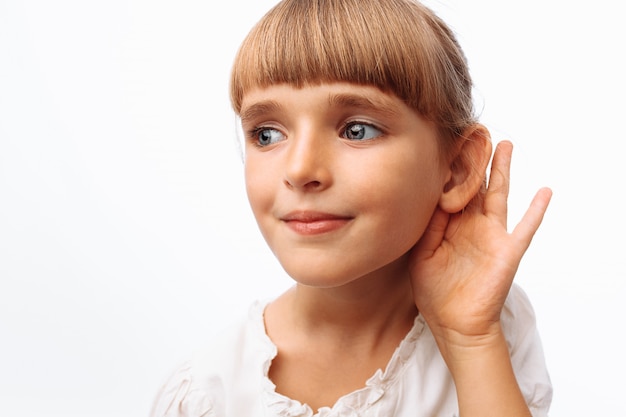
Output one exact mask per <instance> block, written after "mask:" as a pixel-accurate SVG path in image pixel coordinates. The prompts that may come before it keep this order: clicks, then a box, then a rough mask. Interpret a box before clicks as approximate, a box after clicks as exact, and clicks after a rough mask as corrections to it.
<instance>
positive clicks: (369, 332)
mask: <svg viewBox="0 0 626 417" xmlns="http://www.w3.org/2000/svg"><path fill="white" fill-rule="evenodd" d="M416 314H417V308H416V307H415V303H414V301H413V297H412V290H411V284H410V279H409V274H408V270H407V267H406V260H405V259H400V260H398V261H396V262H394V263H392V264H390V265H387V266H386V267H385V268H383V269H381V270H379V271H375V272H373V273H371V274H369V275H367V276H364V277H361V278H358V279H356V280H353V281H352V282H350V283H349V284H346V285H343V286H340V287H333V288H316V287H308V286H305V285H301V284H296V286H295V287H293V288H292V289H291V290H290V291H288V292H287V293H285V294H284V295H283V296H281V297H280V298H279V299H277V300H276V301H275V302H274V303H272V305H270V306H269V307H268V310H267V311H266V326H267V327H268V333H270V336H272V334H271V333H273V331H275V334H276V336H278V335H279V334H284V333H283V332H284V331H288V332H294V331H295V332H296V333H300V332H301V334H304V335H316V337H322V338H324V339H328V338H332V339H335V340H342V339H343V340H350V341H351V342H350V343H354V341H355V340H361V341H362V342H363V343H365V344H368V345H375V344H376V343H377V341H380V340H381V339H384V338H387V337H391V338H392V339H401V338H402V337H404V335H405V334H406V333H407V332H408V330H409V329H410V328H411V326H412V324H413V320H414V318H415V316H416ZM276 319H278V320H276ZM291 334H293V333H291Z"/></svg>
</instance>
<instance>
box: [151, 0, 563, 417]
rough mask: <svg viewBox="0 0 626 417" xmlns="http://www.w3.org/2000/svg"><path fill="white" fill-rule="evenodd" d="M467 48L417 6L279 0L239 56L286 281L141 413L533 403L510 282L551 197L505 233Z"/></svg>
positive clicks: (251, 191)
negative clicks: (473, 96) (283, 290)
mask: <svg viewBox="0 0 626 417" xmlns="http://www.w3.org/2000/svg"><path fill="white" fill-rule="evenodd" d="M471 88H472V85H471V81H470V76H469V74H468V70H467V66H466V61H465V59H464V56H463V54H462V51H461V50H460V48H459V45H458V44H457V42H456V40H455V38H454V36H453V34H452V33H451V31H450V30H449V29H448V28H447V26H446V25H445V24H444V23H443V22H442V21H441V20H440V19H438V18H437V17H436V16H435V15H434V14H433V13H432V12H431V11H430V10H428V9H427V8H425V7H424V6H422V5H420V4H418V3H414V2H412V0H284V1H282V2H281V3H279V4H278V5H277V6H275V7H274V8H273V9H272V10H271V11H270V12H269V13H268V14H267V15H266V16H265V17H263V19H262V20H261V21H260V22H259V23H258V24H257V25H256V26H255V27H254V28H253V29H252V31H251V32H250V34H249V35H248V37H247V38H246V39H245V40H244V42H243V44H242V46H241V48H240V51H239V53H238V55H237V57H236V59H235V63H234V66H233V70H232V78H231V99H232V105H233V108H234V110H235V112H236V113H237V114H238V115H239V117H240V118H241V124H242V127H243V130H244V132H245V135H246V145H245V178H246V188H247V192H248V197H249V200H250V204H251V207H252V210H253V213H254V215H255V218H256V220H257V222H258V225H259V228H260V230H261V232H262V234H263V236H264V238H265V239H266V241H267V243H268V244H269V246H270V247H271V249H272V250H273V252H274V253H275V255H276V256H277V258H278V260H279V261H280V263H281V265H282V266H283V267H284V268H285V270H286V271H287V273H288V274H289V275H290V276H291V277H292V278H293V279H294V280H295V285H294V286H293V287H292V288H291V289H290V290H288V291H287V292H286V293H284V294H282V295H280V296H279V297H277V298H276V299H274V300H272V301H271V302H267V303H260V302H259V303H257V304H255V305H254V306H253V307H252V309H251V311H250V314H249V317H248V318H247V319H246V320H244V321H243V322H242V323H241V325H240V326H237V327H236V328H233V329H232V330H231V331H229V332H226V333H225V334H222V335H219V337H216V338H215V340H214V343H212V345H211V346H209V347H208V348H206V349H204V350H202V351H200V352H199V353H198V354H197V355H196V357H194V358H193V359H192V360H190V361H189V362H188V363H186V364H185V365H184V366H183V367H181V368H180V369H179V370H178V371H176V372H175V373H174V374H173V375H172V377H171V379H170V380H169V381H168V382H167V383H166V384H165V385H164V387H163V389H162V390H161V392H160V393H159V395H158V397H157V400H156V402H155V405H154V407H153V412H152V415H153V416H155V417H162V416H181V417H182V416H185V417H199V416H215V417H226V416H228V417H244V416H245V417H253V416H290V417H305V416H307V417H310V416H313V415H316V416H364V417H365V416H380V417H382V416H385V417H391V416H395V417H404V416H406V417H408V416H411V417H415V416H429V417H432V416H449V417H452V416H459V415H461V416H463V417H470V416H481V417H485V416H492V415H493V416H498V417H502V416H529V415H531V414H532V415H534V416H544V415H546V414H547V411H548V408H549V405H550V400H551V386H550V380H549V377H548V374H547V371H546V368H545V364H544V359H543V354H542V350H541V346H540V341H539V338H538V335H537V332H536V328H535V323H534V315H533V311H532V308H531V306H530V304H529V302H528V300H527V298H526V297H525V295H524V294H523V292H522V291H521V290H520V289H519V288H518V287H517V286H515V285H513V284H512V281H513V278H514V275H515V272H516V269H517V267H518V265H519V262H520V260H521V258H522V255H523V254H524V252H525V251H526V249H527V247H528V245H529V244H530V241H531V239H532V237H533V235H534V233H535V231H536V230H537V228H538V227H539V224H540V223H541V220H542V217H543V214H544V212H545V210H546V208H547V206H548V202H549V200H550V196H551V192H550V190H549V189H542V190H540V191H539V192H538V193H537V195H536V196H535V198H534V199H533V201H532V203H531V205H530V208H529V209H528V211H527V212H526V214H525V215H524V217H523V219H522V220H521V222H520V223H519V224H518V225H517V227H516V228H515V229H514V230H513V232H512V233H510V234H509V233H508V232H507V230H506V224H507V218H506V216H507V213H506V212H507V209H506V205H507V197H508V185H509V166H510V158H511V150H512V146H511V144H510V143H508V142H502V143H500V144H499V145H498V146H497V147H496V149H495V152H494V155H493V160H492V166H491V175H490V178H489V184H488V186H487V185H486V180H485V177H486V175H485V172H486V169H487V165H488V163H489V161H490V157H491V150H492V149H491V144H490V139H489V133H488V131H487V129H486V128H485V127H484V126H482V125H480V124H478V123H477V121H476V120H475V117H474V115H473V109H472V99H471Z"/></svg>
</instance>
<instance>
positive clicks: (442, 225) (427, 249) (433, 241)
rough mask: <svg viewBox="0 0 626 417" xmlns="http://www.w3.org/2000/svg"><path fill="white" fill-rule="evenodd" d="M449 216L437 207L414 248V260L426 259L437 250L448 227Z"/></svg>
mask: <svg viewBox="0 0 626 417" xmlns="http://www.w3.org/2000/svg"><path fill="white" fill-rule="evenodd" d="M449 219H450V215H449V214H448V213H446V212H445V211H443V210H441V209H440V208H439V207H437V209H436V210H435V213H433V216H432V218H431V219H430V223H428V226H427V227H426V230H425V231H424V234H423V235H422V237H421V239H420V241H419V242H418V243H417V245H416V246H415V249H414V252H415V255H414V256H415V257H416V259H428V258H430V257H431V256H432V255H433V253H434V252H435V251H436V250H437V248H439V246H440V245H441V242H442V241H443V238H444V236H445V233H446V229H447V227H448V221H449Z"/></svg>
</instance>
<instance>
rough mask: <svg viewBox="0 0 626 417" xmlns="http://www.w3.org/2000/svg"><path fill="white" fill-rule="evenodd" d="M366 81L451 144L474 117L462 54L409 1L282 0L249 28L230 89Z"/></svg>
mask: <svg viewBox="0 0 626 417" xmlns="http://www.w3.org/2000/svg"><path fill="white" fill-rule="evenodd" d="M323 82H350V83H356V84H364V85H372V86H376V87H378V88H379V89H380V90H382V91H384V92H387V93H393V94H395V95H396V96H397V97H399V98H400V99H401V100H403V101H404V102H405V103H406V104H407V105H408V106H409V107H411V108H413V109H415V110H416V111H417V112H418V113H419V114H421V115H422V116H424V117H425V118H427V119H428V120H430V121H432V122H434V123H435V124H436V125H437V126H438V129H439V133H440V136H442V139H444V141H443V142H444V143H443V149H444V150H446V149H448V150H449V149H450V146H451V145H453V144H454V143H456V140H455V139H458V138H459V137H460V136H461V134H462V133H463V131H464V130H465V129H466V128H467V127H469V126H470V125H472V124H473V123H475V116H474V114H473V104H472V94H471V92H472V82H471V78H470V75H469V71H468V68H467V62H466V59H465V56H464V54H463V52H462V50H461V48H460V46H459V44H458V42H457V40H456V38H455V36H454V34H453V33H452V31H451V30H450V29H449V28H448V26H447V25H446V24H445V23H444V22H443V21H442V20H441V19H439V18H438V17H437V16H436V15H435V14H434V13H433V12H432V11H431V10H430V9H428V8H427V7H425V6H424V5H422V4H420V3H417V2H414V1H412V0H283V1H281V2H280V3H278V4H277V5H276V6H275V7H274V8H273V9H271V10H270V11H269V12H268V13H267V14H266V15H265V16H264V17H263V18H262V19H261V20H260V21H259V22H258V23H257V25H256V26H255V27H254V28H252V30H251V31H250V33H249V34H248V36H247V37H246V38H245V40H244V41H243V43H242V45H241V47H240V49H239V52H238V54H237V56H236V58H235V62H234V65H233V69H232V73H231V82H230V96H231V103H232V106H233V109H234V110H235V112H236V113H237V114H239V112H240V110H241V103H242V99H243V96H244V95H245V93H246V92H247V91H249V90H250V89H252V88H255V87H267V86H269V85H273V84H279V83H286V84H290V85H293V86H295V87H303V86H305V85H307V84H319V83H323Z"/></svg>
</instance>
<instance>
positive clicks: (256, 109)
mask: <svg viewBox="0 0 626 417" xmlns="http://www.w3.org/2000/svg"><path fill="white" fill-rule="evenodd" d="M281 108H282V106H281V105H280V104H278V102H276V101H274V100H265V101H260V102H258V103H254V104H252V105H251V106H249V107H246V108H245V109H242V111H241V114H240V115H239V117H240V118H241V121H242V122H246V121H248V120H254V119H257V118H259V117H263V116H265V115H267V114H268V113H272V112H276V111H279V110H280V109H281Z"/></svg>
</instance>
